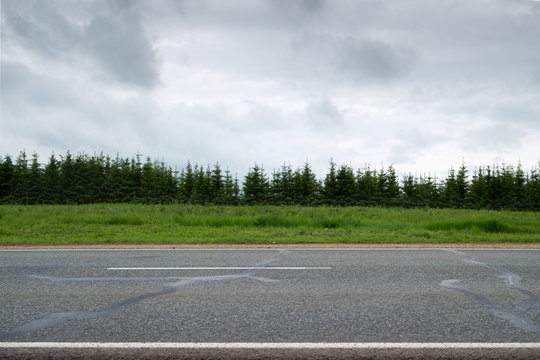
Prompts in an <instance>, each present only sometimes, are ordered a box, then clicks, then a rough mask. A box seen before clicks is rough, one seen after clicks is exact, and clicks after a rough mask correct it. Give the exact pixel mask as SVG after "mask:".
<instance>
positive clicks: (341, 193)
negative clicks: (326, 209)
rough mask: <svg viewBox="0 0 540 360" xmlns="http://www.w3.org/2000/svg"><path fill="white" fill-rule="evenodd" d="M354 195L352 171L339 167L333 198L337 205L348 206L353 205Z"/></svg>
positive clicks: (343, 166) (347, 167) (348, 168)
mask: <svg viewBox="0 0 540 360" xmlns="http://www.w3.org/2000/svg"><path fill="white" fill-rule="evenodd" d="M355 194H356V186H355V177H354V172H353V169H352V168H351V167H350V166H347V165H341V166H340V167H339V169H338V171H337V173H336V184H335V191H334V197H335V200H336V202H337V205H341V206H347V205H348V206H350V205H353V204H354V198H355Z"/></svg>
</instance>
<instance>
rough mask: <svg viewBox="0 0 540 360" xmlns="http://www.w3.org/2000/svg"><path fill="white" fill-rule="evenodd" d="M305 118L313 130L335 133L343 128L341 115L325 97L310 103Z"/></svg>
mask: <svg viewBox="0 0 540 360" xmlns="http://www.w3.org/2000/svg"><path fill="white" fill-rule="evenodd" d="M305 116H306V118H307V121H308V123H309V124H310V125H311V126H312V127H314V128H315V129H321V130H323V131H328V130H329V131H337V130H342V128H343V126H344V119H343V114H342V113H341V111H340V110H339V109H338V108H337V107H336V105H334V104H333V103H332V101H331V100H330V99H328V98H327V97H322V98H320V99H317V100H314V101H311V102H310V103H309V104H308V106H307V107H306V112H305Z"/></svg>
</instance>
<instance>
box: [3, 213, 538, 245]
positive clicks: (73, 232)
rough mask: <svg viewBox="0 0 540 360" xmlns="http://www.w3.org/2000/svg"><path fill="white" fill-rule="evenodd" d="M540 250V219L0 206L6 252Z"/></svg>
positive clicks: (531, 215) (498, 215)
mask: <svg viewBox="0 0 540 360" xmlns="http://www.w3.org/2000/svg"><path fill="white" fill-rule="evenodd" d="M505 242H512V243H531V242H540V213H538V212H509V211H487V210H479V211H477V210H449V209H403V208H391V209H388V208H358V207H298V206H253V207H251V206H238V207H232V206H231V207H229V206H194V205H127V204H125V205H109V204H102V205H79V206H77V205H75V206H68V205H61V206H45V205H43V206H37V205H36V206H11V205H4V206H0V245H8V244H115V243H135V244H141V243H148V244H175V243H178V244H182V243H192V244H194V243H199V244H203V243H212V244H257V243H262V244H272V243H276V244H284V243H293V244H299V243H367V244H377V243H392V244H399V243H505Z"/></svg>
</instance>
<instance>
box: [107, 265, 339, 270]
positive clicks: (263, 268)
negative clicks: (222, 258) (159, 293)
mask: <svg viewBox="0 0 540 360" xmlns="http://www.w3.org/2000/svg"><path fill="white" fill-rule="evenodd" d="M107 270H332V268H331V267H328V266H315V267H305V266H271V267H269V266H212V267H196V266H192V267H111V268H107Z"/></svg>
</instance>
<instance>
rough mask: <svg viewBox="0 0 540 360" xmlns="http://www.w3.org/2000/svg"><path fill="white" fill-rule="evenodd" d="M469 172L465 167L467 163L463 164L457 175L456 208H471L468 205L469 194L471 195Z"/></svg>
mask: <svg viewBox="0 0 540 360" xmlns="http://www.w3.org/2000/svg"><path fill="white" fill-rule="evenodd" d="M467 172H468V170H467V168H466V167H465V163H464V162H463V163H462V164H461V167H460V168H459V170H458V173H457V175H456V183H455V187H456V189H455V191H456V199H455V200H456V206H457V207H458V208H466V207H469V204H467V199H468V193H469V180H468V176H467Z"/></svg>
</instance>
